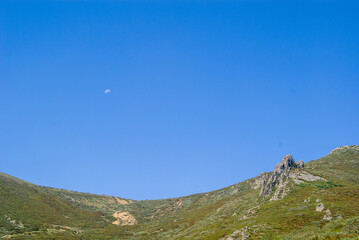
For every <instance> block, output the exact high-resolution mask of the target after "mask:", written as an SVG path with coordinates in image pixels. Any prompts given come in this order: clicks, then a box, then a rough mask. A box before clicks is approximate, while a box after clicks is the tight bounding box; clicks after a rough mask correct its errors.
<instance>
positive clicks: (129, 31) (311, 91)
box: [0, 1, 359, 199]
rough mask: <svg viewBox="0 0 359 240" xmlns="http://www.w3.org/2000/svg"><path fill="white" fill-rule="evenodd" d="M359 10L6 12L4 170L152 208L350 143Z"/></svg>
mask: <svg viewBox="0 0 359 240" xmlns="http://www.w3.org/2000/svg"><path fill="white" fill-rule="evenodd" d="M358 5H359V4H358V3H357V1H206V2H205V1H1V2H0V133H1V134H0V161H1V162H0V163H1V164H0V166H1V169H0V171H1V172H5V173H8V174H11V175H14V176H16V177H19V178H22V179H25V180H28V181H30V182H33V183H36V184H40V185H45V186H51V187H57V188H65V189H69V190H77V191H83V192H91V193H99V194H109V195H116V196H120V197H127V198H133V199H157V198H167V197H176V196H183V195H189V194H194V193H198V192H205V191H211V190H215V189H218V188H221V187H225V186H228V185H231V184H234V183H237V182H239V181H243V180H246V179H248V178H251V177H254V176H257V175H258V174H260V173H261V172H262V171H272V170H273V169H274V167H275V164H276V163H277V162H279V161H280V160H281V158H282V157H283V156H284V155H286V154H289V153H291V154H292V155H293V156H294V158H295V159H296V160H300V159H302V160H304V161H310V160H313V159H317V158H319V157H322V156H324V155H326V154H328V153H329V151H330V150H332V149H333V148H336V147H338V146H342V145H348V144H349V145H352V144H358V143H359V141H358V140H359V124H358V123H359V94H358V92H359V44H358V43H359V28H358V22H359V15H358V14H357V10H358V7H359V6H358ZM105 89H110V90H111V93H108V94H105V93H104V92H105Z"/></svg>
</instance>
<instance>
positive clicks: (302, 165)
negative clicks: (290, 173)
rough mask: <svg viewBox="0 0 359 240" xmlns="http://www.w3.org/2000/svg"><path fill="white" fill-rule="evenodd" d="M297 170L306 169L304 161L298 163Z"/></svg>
mask: <svg viewBox="0 0 359 240" xmlns="http://www.w3.org/2000/svg"><path fill="white" fill-rule="evenodd" d="M297 168H302V169H303V168H304V162H303V160H299V161H298V162H297Z"/></svg>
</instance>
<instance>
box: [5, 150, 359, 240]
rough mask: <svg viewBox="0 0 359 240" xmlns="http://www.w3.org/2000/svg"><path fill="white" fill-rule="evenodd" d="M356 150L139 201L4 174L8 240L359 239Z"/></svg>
mask: <svg viewBox="0 0 359 240" xmlns="http://www.w3.org/2000/svg"><path fill="white" fill-rule="evenodd" d="M358 199H359V146H357V145H353V146H344V147H340V148H337V149H335V150H333V151H332V152H330V153H329V154H328V155H327V156H325V157H323V158H320V159H318V160H314V161H311V162H307V163H304V162H303V161H298V162H296V161H295V160H294V158H293V156H291V155H287V156H285V157H284V158H283V159H282V161H281V162H279V163H278V164H277V166H276V167H275V168H274V171H273V172H268V173H262V174H260V175H259V176H257V177H255V178H252V179H249V180H246V181H243V182H240V183H237V184H234V185H232V186H229V187H226V188H223V189H220V190H217V191H213V192H208V193H201V194H194V195H190V196H186V197H179V198H171V199H161V200H145V201H135V200H131V199H124V198H119V197H113V196H105V195H96V194H89V193H80V192H74V191H67V190H63V189H55V188H48V187H42V186H38V185H34V184H31V183H29V182H26V181H23V180H20V179H17V178H15V177H12V176H9V175H6V174H3V173H2V174H0V236H1V237H2V238H4V239H222V240H233V239H359V200H358Z"/></svg>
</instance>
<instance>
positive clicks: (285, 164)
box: [274, 154, 296, 173]
mask: <svg viewBox="0 0 359 240" xmlns="http://www.w3.org/2000/svg"><path fill="white" fill-rule="evenodd" d="M294 167H296V164H295V161H294V158H293V156H292V155H290V154H288V155H287V156H285V157H284V158H283V159H282V162H280V163H278V164H277V166H276V167H275V169H274V173H282V172H284V171H288V170H291V169H292V168H294Z"/></svg>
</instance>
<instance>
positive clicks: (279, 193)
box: [261, 154, 304, 200]
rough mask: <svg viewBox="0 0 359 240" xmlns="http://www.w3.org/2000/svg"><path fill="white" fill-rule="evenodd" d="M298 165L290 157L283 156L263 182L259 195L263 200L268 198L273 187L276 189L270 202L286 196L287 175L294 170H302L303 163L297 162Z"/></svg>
mask: <svg viewBox="0 0 359 240" xmlns="http://www.w3.org/2000/svg"><path fill="white" fill-rule="evenodd" d="M298 163H299V164H296V163H295V161H294V158H293V156H292V155H290V154H289V155H287V156H285V157H284V158H283V159H282V161H281V162H280V163H278V164H277V166H276V167H275V169H274V172H273V174H272V175H270V176H269V177H268V178H267V179H265V180H264V181H263V188H262V191H261V195H263V198H266V197H268V196H269V195H270V194H271V193H272V191H273V189H274V187H276V189H275V191H274V194H273V196H272V198H271V200H278V199H280V198H283V197H284V196H285V195H287V193H288V191H289V189H288V188H287V185H288V184H289V173H290V171H291V170H292V169H294V168H300V169H302V168H304V162H303V161H299V162H298Z"/></svg>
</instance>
